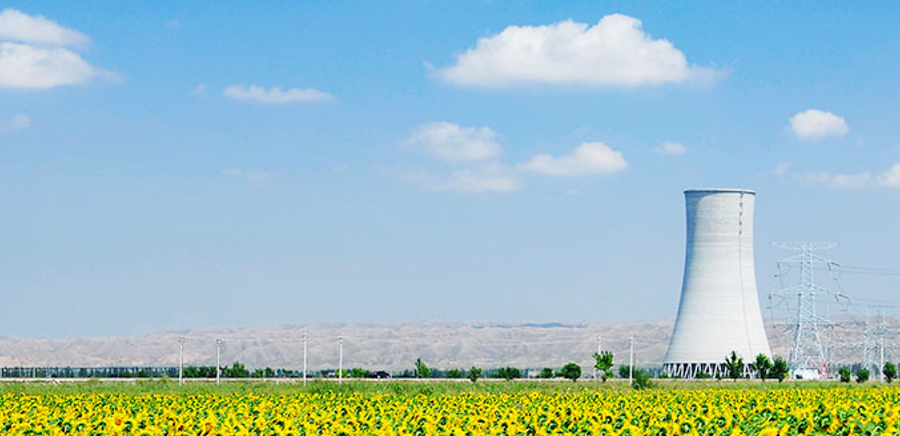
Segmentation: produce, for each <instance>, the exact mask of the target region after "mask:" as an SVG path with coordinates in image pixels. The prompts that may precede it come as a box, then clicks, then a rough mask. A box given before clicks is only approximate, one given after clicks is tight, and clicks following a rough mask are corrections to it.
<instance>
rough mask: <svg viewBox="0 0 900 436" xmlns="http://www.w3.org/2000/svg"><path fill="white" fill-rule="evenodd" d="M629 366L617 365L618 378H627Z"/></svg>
mask: <svg viewBox="0 0 900 436" xmlns="http://www.w3.org/2000/svg"><path fill="white" fill-rule="evenodd" d="M630 368H631V367H630V366H628V365H619V378H628V373H629V372H630Z"/></svg>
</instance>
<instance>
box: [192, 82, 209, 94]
mask: <svg viewBox="0 0 900 436" xmlns="http://www.w3.org/2000/svg"><path fill="white" fill-rule="evenodd" d="M208 89H209V88H208V87H207V86H206V84H205V83H200V84H198V85H197V86H195V87H194V89H192V90H191V92H189V93H188V95H190V96H191V97H206V91H207V90H208Z"/></svg>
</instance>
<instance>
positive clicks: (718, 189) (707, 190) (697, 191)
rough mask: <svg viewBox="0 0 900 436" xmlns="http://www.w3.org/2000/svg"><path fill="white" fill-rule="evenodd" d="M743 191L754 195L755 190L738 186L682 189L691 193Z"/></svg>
mask: <svg viewBox="0 0 900 436" xmlns="http://www.w3.org/2000/svg"><path fill="white" fill-rule="evenodd" d="M727 192H733V193H743V194H750V195H756V191H754V190H752V189H740V188H700V189H686V190H685V191H684V193H685V194H693V193H727Z"/></svg>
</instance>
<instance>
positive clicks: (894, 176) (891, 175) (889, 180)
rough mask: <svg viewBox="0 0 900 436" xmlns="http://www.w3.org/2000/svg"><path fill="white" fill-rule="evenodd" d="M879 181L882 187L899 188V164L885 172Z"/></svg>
mask: <svg viewBox="0 0 900 436" xmlns="http://www.w3.org/2000/svg"><path fill="white" fill-rule="evenodd" d="M879 181H880V182H881V184H882V185H883V186H900V162H898V163H896V164H894V166H892V167H891V169H889V170H887V171H885V172H884V173H883V174H882V175H881V177H880V178H879Z"/></svg>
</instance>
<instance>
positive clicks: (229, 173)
mask: <svg viewBox="0 0 900 436" xmlns="http://www.w3.org/2000/svg"><path fill="white" fill-rule="evenodd" d="M222 175H224V176H226V177H234V178H240V179H244V180H246V181H248V182H251V183H263V182H268V181H269V180H270V179H271V178H272V175H271V174H269V173H267V172H265V171H259V170H244V169H241V168H228V169H226V170H224V171H222Z"/></svg>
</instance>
